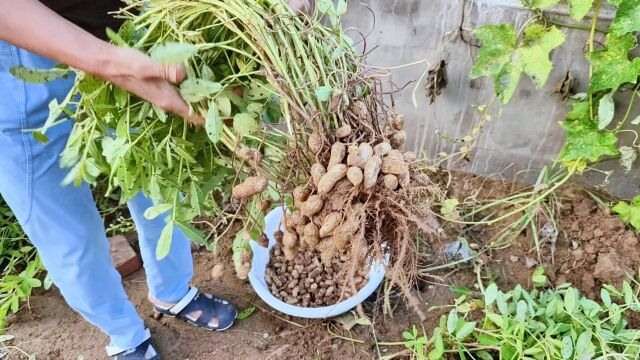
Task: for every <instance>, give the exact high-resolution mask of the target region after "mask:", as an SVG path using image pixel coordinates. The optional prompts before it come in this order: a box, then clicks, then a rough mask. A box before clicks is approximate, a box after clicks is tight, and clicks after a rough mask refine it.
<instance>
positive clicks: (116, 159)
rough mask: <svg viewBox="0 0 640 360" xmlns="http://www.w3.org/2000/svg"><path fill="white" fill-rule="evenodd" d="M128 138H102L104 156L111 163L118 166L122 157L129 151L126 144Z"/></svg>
mask: <svg viewBox="0 0 640 360" xmlns="http://www.w3.org/2000/svg"><path fill="white" fill-rule="evenodd" d="M126 141H127V140H126V139H123V138H116V139H113V138H111V137H108V136H106V137H104V138H102V143H101V145H102V156H104V158H105V159H106V160H107V162H108V163H109V165H112V166H113V167H117V166H118V164H119V163H120V161H122V157H123V156H124V155H125V154H126V153H127V150H128V146H125V142H126Z"/></svg>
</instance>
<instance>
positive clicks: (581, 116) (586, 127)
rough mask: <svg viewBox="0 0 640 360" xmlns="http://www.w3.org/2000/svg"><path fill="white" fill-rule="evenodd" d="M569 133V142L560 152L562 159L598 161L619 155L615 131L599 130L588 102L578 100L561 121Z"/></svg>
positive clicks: (567, 133) (564, 160)
mask: <svg viewBox="0 0 640 360" xmlns="http://www.w3.org/2000/svg"><path fill="white" fill-rule="evenodd" d="M560 125H561V126H562V128H563V129H564V130H565V133H566V135H567V142H566V144H565V146H564V148H563V150H562V152H561V153H560V154H559V156H558V157H559V159H560V161H563V162H567V161H571V160H579V159H586V160H588V161H591V162H597V161H598V160H599V159H600V158H601V157H602V156H606V155H612V156H613V155H617V154H618V149H617V148H616V142H617V138H616V135H615V133H610V132H600V131H598V126H597V124H596V123H595V122H594V121H592V120H591V119H590V118H589V104H588V102H586V101H585V102H577V103H574V104H573V109H572V110H571V112H569V114H568V115H567V120H566V121H563V122H561V123H560Z"/></svg>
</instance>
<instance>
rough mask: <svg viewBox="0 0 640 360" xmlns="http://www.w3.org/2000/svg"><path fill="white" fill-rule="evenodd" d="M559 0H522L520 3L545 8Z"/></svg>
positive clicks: (534, 7)
mask: <svg viewBox="0 0 640 360" xmlns="http://www.w3.org/2000/svg"><path fill="white" fill-rule="evenodd" d="M559 2H560V0H522V4H523V5H524V6H526V7H528V8H531V9H546V8H548V7H551V6H553V5H556V4H558V3H559Z"/></svg>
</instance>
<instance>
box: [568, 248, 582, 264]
mask: <svg viewBox="0 0 640 360" xmlns="http://www.w3.org/2000/svg"><path fill="white" fill-rule="evenodd" d="M571 255H573V258H574V259H575V260H576V261H580V260H582V257H583V256H584V251H583V250H581V249H576V250H573V251H572V252H571Z"/></svg>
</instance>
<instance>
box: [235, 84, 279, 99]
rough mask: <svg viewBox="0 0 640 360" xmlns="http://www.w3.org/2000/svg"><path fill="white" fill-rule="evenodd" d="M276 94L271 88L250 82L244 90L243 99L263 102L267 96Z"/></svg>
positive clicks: (267, 85)
mask: <svg viewBox="0 0 640 360" xmlns="http://www.w3.org/2000/svg"><path fill="white" fill-rule="evenodd" d="M273 94H277V93H276V91H275V89H274V88H273V86H271V85H269V84H263V83H260V82H258V81H252V82H251V84H249V87H248V88H247V89H245V90H244V94H243V95H244V97H245V99H247V100H250V101H258V100H264V99H266V98H268V97H269V96H271V95H273Z"/></svg>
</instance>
